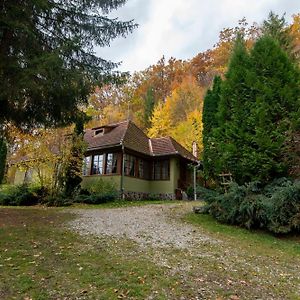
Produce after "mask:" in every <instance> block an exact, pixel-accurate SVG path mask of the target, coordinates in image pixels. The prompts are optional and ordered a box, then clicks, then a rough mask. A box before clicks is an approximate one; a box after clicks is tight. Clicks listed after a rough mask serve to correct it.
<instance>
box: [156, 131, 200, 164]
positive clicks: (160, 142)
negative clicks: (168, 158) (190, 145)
mask: <svg viewBox="0 0 300 300" xmlns="http://www.w3.org/2000/svg"><path fill="white" fill-rule="evenodd" d="M150 141H151V145H152V153H153V155H154V156H162V155H171V154H179V155H180V156H182V157H184V158H187V159H189V160H193V161H196V160H197V158H196V157H195V156H194V155H193V154H192V153H191V152H189V151H188V150H187V149H185V148H184V147H183V146H181V145H180V144H179V143H178V142H176V141H175V140H174V139H173V138H171V137H169V136H168V137H162V138H154V139H151V140H150Z"/></svg>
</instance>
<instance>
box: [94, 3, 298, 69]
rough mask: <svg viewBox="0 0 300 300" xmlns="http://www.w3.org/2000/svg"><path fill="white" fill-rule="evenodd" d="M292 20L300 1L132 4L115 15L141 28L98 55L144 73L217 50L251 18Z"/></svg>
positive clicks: (254, 19)
mask: <svg viewBox="0 0 300 300" xmlns="http://www.w3.org/2000/svg"><path fill="white" fill-rule="evenodd" d="M271 10H272V11H274V12H275V13H277V14H279V15H282V14H283V13H286V19H287V20H288V21H291V16H292V15H293V14H296V13H300V0H251V1H250V0H128V1H127V3H126V4H125V6H123V7H121V8H119V9H118V10H116V11H115V12H113V13H112V14H111V16H113V17H118V18H119V19H120V20H123V21H125V20H126V21H127V20H131V19H134V20H135V22H136V23H138V24H139V27H138V28H137V29H135V30H134V32H133V33H132V34H129V36H128V37H127V38H125V39H124V38H118V39H116V40H114V41H113V42H112V43H111V46H110V47H107V48H99V49H97V55H99V56H100V57H102V58H105V59H109V60H112V61H114V62H120V61H122V62H123V63H122V65H121V67H120V68H119V70H121V71H130V72H133V71H140V70H144V69H145V68H147V67H148V66H150V65H152V64H155V63H156V62H157V61H158V60H159V59H160V58H161V57H162V56H163V55H165V57H166V58H167V59H168V58H170V57H172V56H173V57H175V58H177V59H190V58H192V57H194V56H195V55H196V54H197V53H199V52H202V51H205V50H207V49H209V48H212V47H213V45H214V44H215V43H216V42H217V41H218V36H219V32H220V31H221V30H222V29H223V28H225V27H234V26H236V25H237V24H238V20H240V19H242V18H243V17H246V19H247V21H248V23H249V24H251V23H253V22H258V23H261V22H262V21H263V20H264V19H265V18H266V17H267V16H268V13H269V12H270V11H271Z"/></svg>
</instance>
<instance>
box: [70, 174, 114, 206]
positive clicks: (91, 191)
mask: <svg viewBox="0 0 300 300" xmlns="http://www.w3.org/2000/svg"><path fill="white" fill-rule="evenodd" d="M118 197H119V193H118V191H117V189H116V186H115V184H114V182H112V181H108V180H104V179H102V178H94V179H90V180H89V181H88V182H86V183H85V184H84V188H82V189H81V191H80V193H79V195H77V196H76V197H75V202H77V203H86V204H101V203H107V202H112V201H114V200H116V199H118Z"/></svg>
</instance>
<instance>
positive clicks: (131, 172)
mask: <svg viewBox="0 0 300 300" xmlns="http://www.w3.org/2000/svg"><path fill="white" fill-rule="evenodd" d="M135 160H136V158H135V157H134V156H132V155H128V154H125V175H127V176H136V174H135Z"/></svg>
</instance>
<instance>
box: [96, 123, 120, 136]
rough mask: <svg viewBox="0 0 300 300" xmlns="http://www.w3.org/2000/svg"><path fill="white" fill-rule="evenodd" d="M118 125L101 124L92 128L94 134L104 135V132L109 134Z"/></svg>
mask: <svg viewBox="0 0 300 300" xmlns="http://www.w3.org/2000/svg"><path fill="white" fill-rule="evenodd" d="M115 127H116V126H111V125H110V126H107V125H106V126H99V127H94V128H92V130H93V133H94V134H93V136H103V135H104V134H107V133H109V132H111V131H112V130H113V129H114V128H115Z"/></svg>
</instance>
